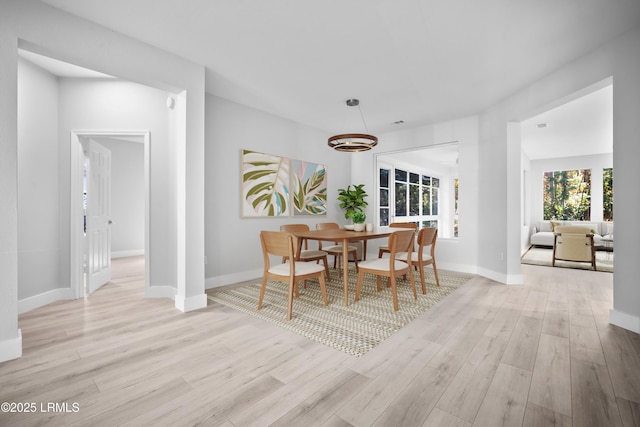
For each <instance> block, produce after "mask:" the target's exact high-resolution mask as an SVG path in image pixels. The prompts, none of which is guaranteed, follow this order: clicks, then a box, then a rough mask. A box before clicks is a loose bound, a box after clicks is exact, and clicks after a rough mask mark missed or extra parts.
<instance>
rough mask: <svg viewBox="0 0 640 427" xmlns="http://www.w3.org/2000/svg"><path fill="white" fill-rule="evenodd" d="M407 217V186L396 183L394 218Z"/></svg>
mask: <svg viewBox="0 0 640 427" xmlns="http://www.w3.org/2000/svg"><path fill="white" fill-rule="evenodd" d="M406 215H407V184H402V183H399V182H396V216H406Z"/></svg>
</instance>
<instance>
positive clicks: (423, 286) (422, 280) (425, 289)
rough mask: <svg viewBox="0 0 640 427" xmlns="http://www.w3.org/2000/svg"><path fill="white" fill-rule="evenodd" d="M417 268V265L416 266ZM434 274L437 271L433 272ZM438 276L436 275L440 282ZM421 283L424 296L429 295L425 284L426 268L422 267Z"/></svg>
mask: <svg viewBox="0 0 640 427" xmlns="http://www.w3.org/2000/svg"><path fill="white" fill-rule="evenodd" d="M416 267H417V265H416ZM433 271H434V272H435V271H436V270H435V269H434V270H433ZM437 277H438V276H437V275H436V282H437V281H438V279H437ZM420 283H421V284H422V294H423V295H426V294H427V286H426V285H425V284H424V266H422V265H421V266H420Z"/></svg>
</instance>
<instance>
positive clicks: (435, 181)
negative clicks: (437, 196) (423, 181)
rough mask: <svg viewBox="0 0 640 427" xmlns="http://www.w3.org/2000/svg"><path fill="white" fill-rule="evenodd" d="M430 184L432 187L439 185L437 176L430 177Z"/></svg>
mask: <svg viewBox="0 0 640 427" xmlns="http://www.w3.org/2000/svg"><path fill="white" fill-rule="evenodd" d="M431 186H432V187H440V179H438V178H431Z"/></svg>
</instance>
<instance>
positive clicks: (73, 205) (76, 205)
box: [69, 130, 151, 298]
mask: <svg viewBox="0 0 640 427" xmlns="http://www.w3.org/2000/svg"><path fill="white" fill-rule="evenodd" d="M81 136H82V137H90V136H125V137H126V136H129V137H131V136H133V137H142V138H143V140H144V186H145V197H144V223H145V225H144V231H145V241H144V245H145V248H144V251H143V254H145V255H146V254H148V253H149V245H150V243H149V242H150V236H149V230H150V228H149V227H150V220H149V206H150V204H149V197H150V175H149V174H150V168H149V159H150V157H149V152H150V151H149V150H150V148H149V142H150V139H151V133H150V132H149V131H147V130H71V180H70V192H71V197H70V208H69V209H70V227H69V229H70V248H69V258H70V269H71V277H70V280H71V289H73V291H74V294H75V298H81V297H83V296H84V235H83V233H82V232H81V227H80V226H79V224H82V223H83V212H82V208H81V206H82V179H83V177H82V173H83V166H82V161H83V159H84V152H83V150H82V144H81V142H80V137H81ZM74 224H77V225H78V226H77V227H76V226H74ZM150 264H151V262H150V260H149V259H147V260H145V263H144V270H145V272H144V273H145V274H144V288H145V295H147V289H148V288H149V287H150V286H151V285H150V284H151V277H150V276H151V274H150V271H151V267H150Z"/></svg>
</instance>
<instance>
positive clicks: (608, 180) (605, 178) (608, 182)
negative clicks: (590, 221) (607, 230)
mask: <svg viewBox="0 0 640 427" xmlns="http://www.w3.org/2000/svg"><path fill="white" fill-rule="evenodd" d="M602 205H603V211H602V218H603V219H604V220H605V221H613V168H605V169H603V171H602Z"/></svg>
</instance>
